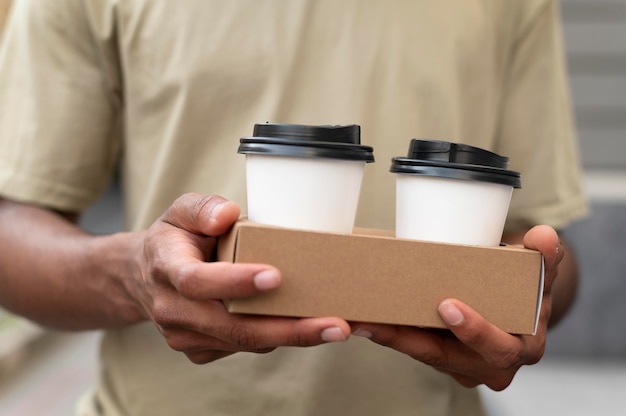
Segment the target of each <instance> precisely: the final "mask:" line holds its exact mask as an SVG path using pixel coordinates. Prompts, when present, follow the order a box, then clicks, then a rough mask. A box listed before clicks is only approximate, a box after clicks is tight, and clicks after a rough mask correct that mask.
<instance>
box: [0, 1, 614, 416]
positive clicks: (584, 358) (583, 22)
mask: <svg viewBox="0 0 626 416" xmlns="http://www.w3.org/2000/svg"><path fill="white" fill-rule="evenodd" d="M13 1H19V0H13ZM9 3H10V0H0V28H1V27H2V22H3V20H4V17H5V16H6V11H7V10H8V7H9ZM561 8H562V15H563V23H564V36H565V42H566V52H567V63H568V66H569V71H570V77H571V87H572V93H573V100H574V109H575V114H576V120H577V127H578V132H579V142H580V149H581V158H582V162H583V167H584V181H585V189H586V192H587V194H588V196H589V199H590V202H591V207H592V213H591V215H590V216H589V217H588V218H587V219H585V220H583V221H581V222H579V223H576V224H575V225H573V226H572V227H570V228H569V229H567V230H565V232H564V236H565V238H566V239H567V240H568V241H569V242H570V243H571V244H572V245H573V248H574V249H575V250H576V251H577V252H578V255H579V259H580V267H581V272H582V276H581V282H580V290H579V297H578V300H577V302H576V305H575V306H574V309H573V310H572V312H571V313H570V314H569V315H568V317H567V318H566V319H565V320H564V321H563V322H562V323H561V324H560V325H559V326H558V327H557V328H555V329H554V330H553V331H551V333H550V337H549V339H548V345H547V350H546V354H545V357H544V359H543V360H542V361H541V362H540V363H539V364H537V365H535V366H532V367H525V368H523V369H522V370H521V371H520V372H519V373H518V375H517V377H516V379H515V380H514V382H513V384H512V385H511V386H510V387H509V388H508V389H507V390H505V391H503V392H499V393H496V392H492V391H489V390H487V389H482V390H481V391H482V393H483V395H484V397H485V401H486V405H487V407H488V411H489V413H490V414H491V415H511V416H516V415H529V414H532V415H555V414H567V415H570V416H572V415H592V414H593V415H597V414H602V415H624V414H626V395H625V394H624V392H626V301H624V300H625V299H626V0H562V1H561ZM0 30H1V29H0ZM119 207H120V201H119V192H118V190H117V188H116V187H115V186H113V187H112V188H111V189H110V190H109V192H108V193H107V194H106V195H105V196H104V197H103V198H102V200H101V201H100V202H99V203H98V204H97V205H96V206H94V207H93V209H92V210H91V211H90V212H89V213H87V215H86V216H85V218H84V219H83V225H84V226H85V227H86V228H87V229H89V230H91V231H92V232H95V233H105V232H111V231H116V230H119V229H121V227H122V222H121V217H120V208H119ZM99 336H100V333H99V332H97V331H96V332H87V333H80V334H66V333H54V332H49V331H44V330H42V329H41V328H39V327H37V326H35V325H33V324H31V323H29V322H27V321H25V320H23V319H20V318H18V317H15V316H12V315H10V314H8V313H7V312H5V311H3V310H2V309H0V416H31V415H32V416H39V415H47V416H56V415H71V414H72V409H73V407H74V403H75V401H76V400H77V399H78V398H79V397H80V395H81V394H82V393H83V392H84V391H86V390H88V389H89V388H90V387H91V386H92V385H93V383H94V380H95V377H96V373H97V368H96V362H97V354H98V339H99Z"/></svg>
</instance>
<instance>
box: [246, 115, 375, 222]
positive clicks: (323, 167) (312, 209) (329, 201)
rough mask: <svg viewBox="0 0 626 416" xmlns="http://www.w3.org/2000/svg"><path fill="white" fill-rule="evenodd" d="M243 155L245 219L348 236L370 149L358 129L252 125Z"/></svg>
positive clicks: (371, 158) (370, 155)
mask: <svg viewBox="0 0 626 416" xmlns="http://www.w3.org/2000/svg"><path fill="white" fill-rule="evenodd" d="M238 152H239V153H242V154H245V155H246V186H247V197H248V198H247V199H248V219H249V220H250V221H254V222H258V223H262V224H267V225H275V226H280V227H288V228H295V229H301V230H310V231H323V232H337V233H351V232H352V229H353V227H354V219H355V216H356V210H357V204H358V200H359V194H360V191H361V182H362V179H363V172H364V168H365V164H366V163H368V162H373V161H374V156H373V149H372V148H371V147H369V146H363V145H361V144H360V127H359V126H357V125H346V126H307V125H297V124H270V123H266V124H256V125H255V127H254V135H253V136H252V137H244V138H241V140H240V146H239V150H238Z"/></svg>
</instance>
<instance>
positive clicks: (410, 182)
mask: <svg viewBox="0 0 626 416" xmlns="http://www.w3.org/2000/svg"><path fill="white" fill-rule="evenodd" d="M507 168H508V158H507V157H504V156H500V155H497V154H495V153H493V152H489V151H487V150H484V149H480V148H477V147H474V146H469V145H465V144H457V143H450V142H442V141H436V140H421V139H412V140H411V144H410V148H409V153H408V157H406V158H404V157H396V158H393V159H392V165H391V169H390V171H391V172H394V173H396V174H397V177H396V237H398V238H408V239H414V240H426V241H435V242H443V243H454V244H467V245H476V246H498V245H499V244H500V241H501V239H502V232H503V230H504V223H505V221H506V216H507V213H508V209H509V204H510V201H511V195H512V192H513V189H514V188H519V187H521V180H520V174H519V173H518V172H514V171H510V170H507Z"/></svg>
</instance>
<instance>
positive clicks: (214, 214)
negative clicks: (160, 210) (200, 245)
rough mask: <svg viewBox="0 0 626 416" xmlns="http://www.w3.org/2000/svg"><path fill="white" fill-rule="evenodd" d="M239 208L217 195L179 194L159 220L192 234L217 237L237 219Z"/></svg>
mask: <svg viewBox="0 0 626 416" xmlns="http://www.w3.org/2000/svg"><path fill="white" fill-rule="evenodd" d="M240 213H241V210H240V208H239V205H237V204H236V203H235V202H232V201H229V200H227V199H226V198H223V197H221V196H219V195H199V194H194V193H188V194H184V195H182V196H180V197H179V198H178V199H176V201H175V202H174V203H173V204H172V206H171V207H170V208H169V209H168V210H167V211H166V212H165V213H164V214H163V216H162V217H161V220H162V221H164V222H167V223H169V224H171V225H173V226H175V227H178V228H181V229H184V230H187V231H189V232H192V233H194V234H200V235H207V236H212V237H217V236H220V235H222V234H224V233H225V232H226V231H228V229H229V228H230V227H231V226H232V225H233V224H234V223H235V221H237V219H238V218H239V215H240Z"/></svg>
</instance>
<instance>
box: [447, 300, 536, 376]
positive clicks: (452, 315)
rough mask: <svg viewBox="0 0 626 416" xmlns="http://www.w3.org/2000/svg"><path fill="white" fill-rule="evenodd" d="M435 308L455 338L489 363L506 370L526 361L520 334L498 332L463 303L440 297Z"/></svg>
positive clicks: (497, 329)
mask: <svg viewBox="0 0 626 416" xmlns="http://www.w3.org/2000/svg"><path fill="white" fill-rule="evenodd" d="M438 311H439V315H440V316H441V318H442V319H443V321H444V322H445V323H446V325H447V326H448V328H449V329H450V330H451V331H452V333H453V334H454V335H455V336H456V338H457V339H459V340H460V341H461V342H462V343H463V344H464V345H466V346H467V347H468V348H469V349H470V350H472V351H475V352H476V353H477V354H479V355H480V356H481V357H482V358H483V359H484V360H485V361H486V362H487V363H489V364H490V365H492V366H494V367H496V368H498V369H510V368H515V367H518V366H520V365H521V364H523V363H524V362H525V361H526V355H527V352H526V351H525V350H524V348H523V347H524V346H525V345H524V343H523V341H522V339H521V338H520V337H518V336H515V335H511V334H508V333H506V332H504V331H502V330H501V329H499V328H498V327H496V326H495V325H493V324H491V323H490V322H488V321H487V320H485V319H484V318H483V317H482V316H480V314H478V313H477V312H476V311H474V310H473V309H472V308H470V307H469V306H467V305H466V304H464V303H463V302H459V301H457V300H455V299H447V300H444V301H443V302H441V303H440V304H439V308H438Z"/></svg>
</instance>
